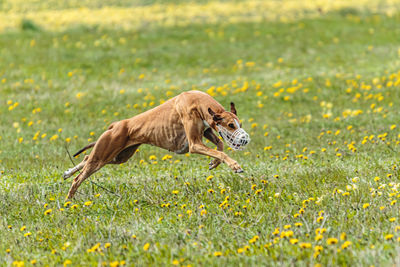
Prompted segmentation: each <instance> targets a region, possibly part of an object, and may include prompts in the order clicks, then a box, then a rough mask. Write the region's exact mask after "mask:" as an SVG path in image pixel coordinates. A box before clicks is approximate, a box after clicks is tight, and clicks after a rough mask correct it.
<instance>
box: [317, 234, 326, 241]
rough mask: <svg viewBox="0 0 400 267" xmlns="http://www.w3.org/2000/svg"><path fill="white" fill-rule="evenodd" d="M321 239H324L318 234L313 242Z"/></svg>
mask: <svg viewBox="0 0 400 267" xmlns="http://www.w3.org/2000/svg"><path fill="white" fill-rule="evenodd" d="M322 238H324V236H323V235H320V234H318V235H316V236H315V241H319V240H321V239H322Z"/></svg>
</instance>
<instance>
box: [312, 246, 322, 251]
mask: <svg viewBox="0 0 400 267" xmlns="http://www.w3.org/2000/svg"><path fill="white" fill-rule="evenodd" d="M323 249H324V248H323V247H322V246H315V247H314V250H315V251H318V252H321V251H322V250H323Z"/></svg>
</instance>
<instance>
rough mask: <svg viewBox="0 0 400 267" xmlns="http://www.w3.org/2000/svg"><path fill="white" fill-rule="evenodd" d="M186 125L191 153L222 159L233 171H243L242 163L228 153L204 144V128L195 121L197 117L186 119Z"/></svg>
mask: <svg viewBox="0 0 400 267" xmlns="http://www.w3.org/2000/svg"><path fill="white" fill-rule="evenodd" d="M184 127H185V132H186V136H187V138H188V142H189V152H190V153H196V154H202V155H206V156H210V157H213V158H216V159H219V160H220V161H222V162H225V163H226V164H228V166H229V167H230V168H231V169H232V170H233V171H235V172H243V170H242V168H241V167H240V165H239V164H238V163H237V162H236V161H235V160H234V159H231V158H230V157H229V156H228V155H227V154H225V153H224V152H222V151H217V150H214V149H211V148H209V147H208V146H206V145H205V144H203V142H202V140H201V138H202V131H203V128H201V127H200V126H199V125H198V124H196V123H195V119H188V120H185V123H184Z"/></svg>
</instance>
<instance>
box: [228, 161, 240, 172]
mask: <svg viewBox="0 0 400 267" xmlns="http://www.w3.org/2000/svg"><path fill="white" fill-rule="evenodd" d="M229 167H230V168H231V169H232V170H233V171H234V172H235V173H241V172H243V169H242V167H240V165H239V164H238V163H237V162H236V161H233V162H232V163H231V164H229Z"/></svg>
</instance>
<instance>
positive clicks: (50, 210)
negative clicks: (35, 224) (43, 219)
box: [44, 209, 52, 215]
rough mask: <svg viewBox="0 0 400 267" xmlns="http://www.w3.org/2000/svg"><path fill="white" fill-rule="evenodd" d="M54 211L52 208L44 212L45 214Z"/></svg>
mask: <svg viewBox="0 0 400 267" xmlns="http://www.w3.org/2000/svg"><path fill="white" fill-rule="evenodd" d="M51 212H52V209H48V210H46V211H45V212H44V215H47V214H50V213H51Z"/></svg>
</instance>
